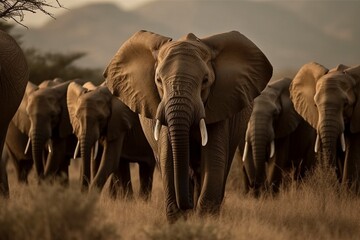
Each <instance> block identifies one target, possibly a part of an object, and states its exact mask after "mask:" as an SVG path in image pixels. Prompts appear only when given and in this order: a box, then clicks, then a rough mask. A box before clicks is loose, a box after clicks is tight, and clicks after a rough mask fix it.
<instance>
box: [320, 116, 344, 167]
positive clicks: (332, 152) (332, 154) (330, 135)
mask: <svg viewBox="0 0 360 240" xmlns="http://www.w3.org/2000/svg"><path fill="white" fill-rule="evenodd" d="M322 114H323V116H326V119H324V120H323V121H320V123H319V128H318V134H319V135H320V139H321V150H322V151H321V160H322V161H323V163H326V164H330V165H331V166H336V156H337V143H338V140H339V139H340V136H341V135H342V133H343V127H342V126H341V124H342V121H339V116H338V115H339V114H338V113H337V112H335V111H334V112H332V111H327V112H326V113H322ZM324 114H326V115H324ZM320 115H321V114H320Z"/></svg>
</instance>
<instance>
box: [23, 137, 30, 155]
mask: <svg viewBox="0 0 360 240" xmlns="http://www.w3.org/2000/svg"><path fill="white" fill-rule="evenodd" d="M30 142H31V141H30V138H29V139H28V141H27V144H26V147H25V151H24V154H27V152H28V151H29V147H30Z"/></svg>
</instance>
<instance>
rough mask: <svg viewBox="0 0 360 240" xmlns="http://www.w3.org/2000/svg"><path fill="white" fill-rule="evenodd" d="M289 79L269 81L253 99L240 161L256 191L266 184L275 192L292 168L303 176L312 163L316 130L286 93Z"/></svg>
mask: <svg viewBox="0 0 360 240" xmlns="http://www.w3.org/2000/svg"><path fill="white" fill-rule="evenodd" d="M291 81H292V79H289V78H282V79H278V80H271V81H270V82H269V83H268V85H267V86H266V88H265V89H264V90H263V91H262V92H261V94H260V95H259V96H258V97H256V98H255V99H254V108H253V112H252V114H251V117H250V120H249V123H248V128H247V131H246V137H245V140H246V144H245V150H244V155H243V161H244V166H245V170H246V171H245V172H246V174H247V176H248V180H249V184H250V186H254V187H255V193H256V194H258V193H259V190H260V189H264V188H268V187H269V186H271V187H272V188H273V189H272V190H275V191H277V189H278V187H279V184H280V182H281V180H282V178H283V176H284V174H285V173H286V172H287V173H289V172H290V170H291V168H292V167H295V174H296V175H295V176H294V177H303V176H304V174H305V170H308V169H310V168H311V167H312V166H313V164H314V162H315V152H314V144H315V138H316V132H315V129H313V128H312V127H311V125H310V124H308V123H307V122H306V121H305V120H304V119H303V118H302V117H301V116H300V115H299V114H298V113H297V112H296V111H295V109H294V106H293V103H292V102H291V100H290V96H289V86H290V83H291ZM266 163H268V164H266Z"/></svg>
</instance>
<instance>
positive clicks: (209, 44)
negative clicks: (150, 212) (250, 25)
mask: <svg viewBox="0 0 360 240" xmlns="http://www.w3.org/2000/svg"><path fill="white" fill-rule="evenodd" d="M0 45H1V56H0V63H1V65H0V71H1V78H0V90H1V91H2V96H5V97H8V100H7V101H5V102H4V101H2V104H1V105H0V112H1V116H2V118H1V120H0V121H1V125H0V127H1V129H0V130H1V132H0V134H1V135H0V136H1V139H0V140H1V141H0V143H2V145H0V147H2V146H3V145H4V143H5V147H4V151H3V157H2V160H1V165H0V184H1V185H0V187H1V192H2V194H3V195H5V196H8V193H9V189H8V183H7V176H6V170H5V167H6V162H7V159H12V160H13V162H14V165H15V169H16V172H17V176H18V180H19V181H22V182H27V176H28V174H29V171H30V170H31V169H32V166H33V165H34V167H35V170H36V173H37V177H38V181H39V182H40V181H44V180H47V179H48V180H50V181H54V180H60V182H61V183H62V184H64V185H67V184H68V168H69V164H70V161H71V159H72V158H76V157H78V156H80V157H81V160H82V161H81V162H82V167H81V174H80V176H81V186H82V187H81V189H82V190H83V191H87V190H89V189H90V190H92V189H101V188H103V186H104V184H105V182H106V181H107V179H108V178H111V184H110V190H111V193H112V194H113V196H119V195H120V196H122V197H129V198H132V197H133V189H132V185H131V177H130V167H129V163H130V162H136V163H138V164H139V176H140V196H141V197H142V198H143V199H145V200H146V199H149V198H150V196H151V189H152V180H153V172H154V169H155V167H156V166H157V167H158V169H159V171H160V174H161V178H162V182H163V190H164V195H165V211H166V217H167V219H168V221H169V222H174V221H176V220H177V219H178V218H181V217H184V216H186V213H187V212H188V211H191V210H193V209H196V211H197V212H198V213H199V214H200V215H203V214H215V215H216V214H218V213H219V211H220V208H221V204H222V202H223V199H224V193H225V185H226V180H227V177H228V174H229V171H230V168H231V165H232V161H233V159H234V157H235V158H238V159H242V161H241V160H240V162H241V164H240V165H241V168H242V171H241V172H242V173H243V176H242V183H241V185H242V186H243V187H244V188H245V190H248V189H255V192H256V193H261V192H262V191H263V190H270V191H273V192H276V191H277V190H278V189H279V186H280V184H281V182H282V178H283V176H284V173H285V172H290V171H292V170H295V171H294V173H295V175H294V177H295V178H296V179H298V178H303V177H304V176H305V174H306V172H307V171H308V170H311V169H312V168H313V167H314V166H315V165H316V164H317V163H318V162H319V163H322V164H324V163H327V164H330V165H331V166H332V167H334V169H335V171H336V173H337V176H338V179H339V181H340V182H342V183H344V184H345V185H347V186H348V187H349V188H350V189H353V190H355V191H356V192H360V147H359V146H360V103H357V99H358V96H359V94H358V93H359V91H360V84H359V82H360V66H355V67H347V66H345V65H339V66H337V67H336V68H334V69H330V70H329V69H327V68H325V67H324V66H322V65H320V64H318V63H315V62H310V63H308V64H305V65H304V66H302V67H301V68H300V69H299V71H298V72H297V74H296V75H295V77H294V78H293V79H290V78H281V79H271V77H272V71H273V68H272V65H271V63H270V62H269V60H268V59H267V57H266V56H265V55H264V53H263V52H262V51H261V50H260V49H259V48H258V47H257V46H256V45H255V44H254V43H253V42H252V41H251V40H249V39H248V38H246V37H245V36H244V35H242V34H241V33H239V32H237V31H232V32H227V33H222V34H216V35H213V36H209V37H206V38H201V39H200V38H198V37H196V36H195V35H194V34H192V33H190V34H187V35H186V36H184V37H183V38H180V39H179V40H176V41H175V40H172V39H171V38H168V37H165V36H162V35H159V34H156V33H152V32H148V31H139V32H137V33H135V34H134V35H133V36H132V37H130V38H129V39H128V40H127V41H125V42H124V43H123V44H122V46H121V47H120V49H119V50H118V52H117V53H116V54H115V55H114V57H113V58H112V59H111V61H110V63H109V64H108V66H107V67H106V69H105V72H104V82H103V83H102V84H101V85H100V86H94V85H93V84H92V83H90V82H85V81H84V80H81V79H74V80H69V81H63V80H61V79H54V80H47V81H44V82H43V83H41V84H40V85H39V86H36V85H34V84H32V83H31V82H29V81H28V71H29V70H28V69H27V66H26V61H25V60H24V56H23V54H22V52H21V49H20V48H19V47H18V45H17V44H16V43H15V42H14V41H13V40H11V39H9V36H7V35H6V34H4V33H2V32H1V35H0ZM7 45H10V46H12V47H13V48H10V47H9V48H10V49H9V50H7V51H3V49H5V48H4V47H3V46H7ZM8 52H10V53H15V52H18V55H15V54H11V57H10V56H9V55H6V54H7V53H8ZM15 57H16V58H18V59H15ZM10 60H11V61H15V62H16V63H15V62H13V63H12V64H10V65H9V62H10ZM270 79H271V80H270ZM16 82H19V83H18V85H16V84H15V83H16ZM20 86H21V87H20ZM10 99H13V100H10ZM21 99H22V101H21ZM4 103H5V104H4ZM16 110H17V111H16ZM4 113H6V114H4ZM6 130H7V134H6ZM237 155H238V156H237Z"/></svg>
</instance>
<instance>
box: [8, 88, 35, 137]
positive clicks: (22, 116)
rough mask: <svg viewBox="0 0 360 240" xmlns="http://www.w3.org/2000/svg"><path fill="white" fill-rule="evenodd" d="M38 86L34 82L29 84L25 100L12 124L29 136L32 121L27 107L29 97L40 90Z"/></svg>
mask: <svg viewBox="0 0 360 240" xmlns="http://www.w3.org/2000/svg"><path fill="white" fill-rule="evenodd" d="M38 89H39V88H38V86H36V85H35V84H33V83H32V82H28V83H27V85H26V90H25V94H24V96H23V99H22V101H21V103H20V106H19V108H18V110H17V111H16V113H15V115H14V117H13V119H12V122H13V123H14V124H15V126H16V127H17V128H18V129H19V130H20V131H21V132H22V133H23V134H26V135H28V134H29V131H30V125H31V123H30V119H29V116H28V114H27V112H26V107H27V105H28V98H29V96H30V95H31V94H32V93H33V92H34V91H36V90H38Z"/></svg>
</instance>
